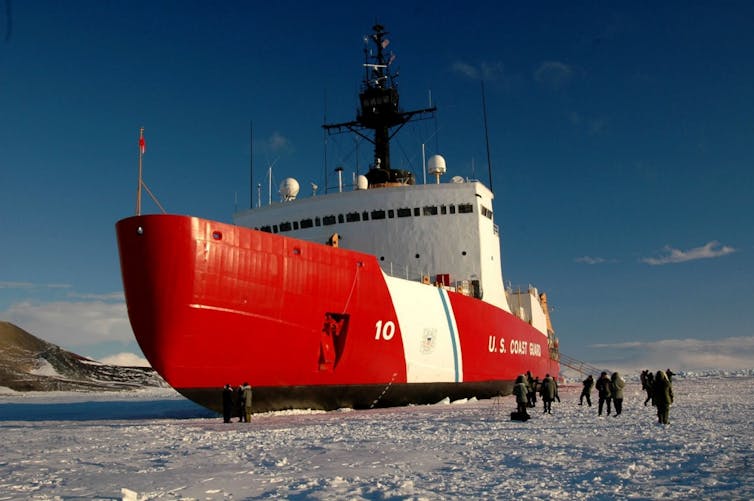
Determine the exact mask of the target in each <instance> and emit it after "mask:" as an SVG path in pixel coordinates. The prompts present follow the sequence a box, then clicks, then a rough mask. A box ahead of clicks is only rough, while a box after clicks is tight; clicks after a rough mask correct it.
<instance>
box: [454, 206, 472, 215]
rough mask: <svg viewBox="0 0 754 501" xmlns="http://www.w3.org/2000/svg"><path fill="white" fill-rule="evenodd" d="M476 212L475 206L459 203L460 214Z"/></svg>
mask: <svg viewBox="0 0 754 501" xmlns="http://www.w3.org/2000/svg"><path fill="white" fill-rule="evenodd" d="M472 212H474V206H473V205H471V204H459V205H458V213H459V214H470V213H472Z"/></svg>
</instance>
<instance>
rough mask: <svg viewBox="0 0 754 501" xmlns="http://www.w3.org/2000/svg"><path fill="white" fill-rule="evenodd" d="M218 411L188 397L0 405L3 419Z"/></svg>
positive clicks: (183, 415) (208, 414)
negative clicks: (180, 398)
mask: <svg viewBox="0 0 754 501" xmlns="http://www.w3.org/2000/svg"><path fill="white" fill-rule="evenodd" d="M214 417H217V414H216V413H214V412H213V411H210V410H208V409H205V408H204V407H201V406H199V405H197V404H195V403H193V402H191V401H188V400H144V401H134V400H123V401H103V402H98V401H92V402H63V403H60V402H50V403H47V402H37V403H3V404H0V421H103V420H123V419H201V418H214Z"/></svg>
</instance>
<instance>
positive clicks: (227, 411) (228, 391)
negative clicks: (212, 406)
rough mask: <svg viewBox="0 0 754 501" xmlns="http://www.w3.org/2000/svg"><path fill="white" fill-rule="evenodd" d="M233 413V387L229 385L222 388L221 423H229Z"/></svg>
mask: <svg viewBox="0 0 754 501" xmlns="http://www.w3.org/2000/svg"><path fill="white" fill-rule="evenodd" d="M232 413H233V387H232V386H231V385H229V384H226V385H225V386H223V421H224V422H226V423H230V416H231V414H232Z"/></svg>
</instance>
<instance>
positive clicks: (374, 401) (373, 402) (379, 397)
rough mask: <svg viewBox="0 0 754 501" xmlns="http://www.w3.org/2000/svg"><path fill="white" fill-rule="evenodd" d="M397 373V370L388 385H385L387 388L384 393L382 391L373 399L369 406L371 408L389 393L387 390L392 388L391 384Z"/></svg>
mask: <svg viewBox="0 0 754 501" xmlns="http://www.w3.org/2000/svg"><path fill="white" fill-rule="evenodd" d="M397 375H398V373H397V372H393V377H392V378H391V379H390V382H389V383H388V384H387V386H385V389H384V390H382V393H380V395H379V396H378V397H377V398H375V399H374V400H373V401H372V405H370V406H369V408H370V409H374V406H375V405H377V403H378V402H379V401H380V399H381V398H382V397H383V396H384V395H385V393H387V390H389V389H390V386H392V384H393V381H395V376H397Z"/></svg>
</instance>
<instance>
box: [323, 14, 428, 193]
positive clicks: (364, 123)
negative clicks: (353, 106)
mask: <svg viewBox="0 0 754 501" xmlns="http://www.w3.org/2000/svg"><path fill="white" fill-rule="evenodd" d="M372 30H373V31H374V33H373V34H372V35H370V36H369V37H365V42H368V41H369V40H371V41H372V42H373V43H374V46H375V48H376V54H374V53H372V51H370V48H369V44H368V43H365V46H364V59H365V63H364V82H363V83H362V88H361V92H360V93H359V101H360V108H359V110H358V111H357V114H356V120H355V121H352V122H345V123H339V124H326V125H323V126H322V127H324V129H325V130H326V131H327V132H328V133H329V134H337V133H340V132H343V129H347V130H349V131H351V132H353V133H355V134H357V135H359V136H361V137H363V138H364V139H366V140H368V141H370V142H371V143H372V144H374V164H373V165H372V166H371V167H370V169H369V172H368V173H367V175H366V177H367V180H368V181H369V186H370V187H375V188H376V187H379V186H389V185H392V184H414V175H413V174H412V173H411V172H410V171H405V170H401V169H393V168H391V167H390V140H391V139H392V138H393V136H395V134H397V133H398V131H399V130H401V128H402V127H403V126H404V125H406V124H407V123H408V122H410V121H411V120H412V119H414V117H416V119H417V120H420V119H426V118H431V117H432V116H433V114H434V112H435V110H436V109H437V108H436V107H434V106H433V107H431V108H424V109H421V110H414V111H401V109H400V107H399V104H398V87H397V84H396V78H397V74H395V73H393V72H392V71H391V68H390V65H391V63H392V62H393V59H394V57H395V56H394V55H392V54H391V55H390V57H386V54H385V48H386V47H387V46H388V44H389V43H390V41H389V40H388V39H387V38H385V35H387V34H388V33H387V32H386V31H385V29H384V27H383V26H382V25H380V24H375V25H374V26H373V27H372ZM364 129H369V130H373V131H374V137H373V138H372V137H369V136H368V135H366V134H365V133H364V132H363V131H364ZM391 129H394V130H392V131H391Z"/></svg>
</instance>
